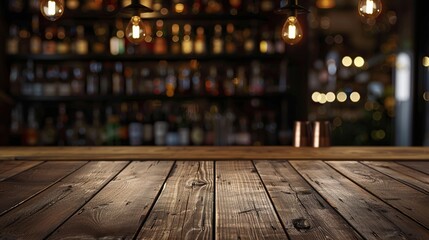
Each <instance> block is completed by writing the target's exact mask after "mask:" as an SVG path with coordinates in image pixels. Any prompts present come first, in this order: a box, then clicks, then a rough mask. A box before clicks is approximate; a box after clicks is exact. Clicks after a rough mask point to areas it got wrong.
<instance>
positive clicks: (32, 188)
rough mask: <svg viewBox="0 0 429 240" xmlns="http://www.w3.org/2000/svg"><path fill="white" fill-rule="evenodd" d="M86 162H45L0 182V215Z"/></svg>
mask: <svg viewBox="0 0 429 240" xmlns="http://www.w3.org/2000/svg"><path fill="white" fill-rule="evenodd" d="M85 163H86V162H84V161H78V162H73V161H70V162H45V163H43V164H41V165H38V166H36V167H33V168H31V169H29V170H27V171H25V172H22V173H20V174H18V175H15V176H13V177H11V178H8V179H6V180H5V181H3V182H0V199H1V201H0V216H1V215H3V214H4V213H5V212H7V211H8V210H10V209H12V208H14V207H16V206H18V205H19V204H22V203H23V202H25V201H26V200H28V199H30V198H31V197H32V196H34V195H36V194H37V193H40V192H42V191H43V190H45V189H47V188H48V187H49V186H51V185H53V184H54V183H56V182H57V181H59V180H61V179H62V178H64V177H66V176H67V175H68V174H70V173H72V172H73V171H75V170H76V169H78V168H79V167H81V166H82V165H84V164H85Z"/></svg>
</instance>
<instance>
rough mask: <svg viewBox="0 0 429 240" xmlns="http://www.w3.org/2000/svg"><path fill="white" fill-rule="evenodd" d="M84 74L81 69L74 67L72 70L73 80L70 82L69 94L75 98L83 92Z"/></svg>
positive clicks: (78, 66) (77, 66) (80, 67)
mask: <svg viewBox="0 0 429 240" xmlns="http://www.w3.org/2000/svg"><path fill="white" fill-rule="evenodd" d="M84 75H85V73H84V70H83V67H82V66H80V65H76V66H75V67H74V68H73V79H72V80H71V92H72V94H73V95H75V96H82V95H83V94H84V92H85V81H84V79H83V77H84Z"/></svg>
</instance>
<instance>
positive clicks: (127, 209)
mask: <svg viewBox="0 0 429 240" xmlns="http://www.w3.org/2000/svg"><path fill="white" fill-rule="evenodd" d="M173 163H174V162H167V161H162V162H153V161H146V162H132V163H131V164H130V165H129V166H127V167H126V168H125V169H124V170H123V171H122V172H121V173H120V174H119V175H118V176H117V177H115V178H114V179H113V180H112V181H111V182H110V183H109V184H108V185H107V186H106V187H105V188H103V190H102V191H101V192H99V193H98V194H97V195H96V196H95V197H94V198H93V199H91V201H90V202H88V203H87V204H86V205H85V206H84V207H83V208H81V209H80V210H79V211H78V212H77V213H76V214H75V215H74V216H73V217H72V218H70V219H69V220H68V221H67V222H65V223H64V224H63V225H62V226H61V227H60V228H59V229H58V230H57V231H56V232H54V234H53V235H51V236H50V238H49V239H65V238H79V239H132V238H133V236H134V235H135V234H136V233H137V231H138V230H139V228H140V225H141V221H143V220H144V219H145V218H146V216H147V214H148V212H149V209H150V208H151V206H152V204H153V202H154V201H155V199H156V197H157V195H158V193H159V192H160V190H161V187H162V185H163V184H164V181H165V179H166V178H167V176H168V173H169V172H170V169H171V167H172V166H173Z"/></svg>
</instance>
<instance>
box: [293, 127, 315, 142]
mask: <svg viewBox="0 0 429 240" xmlns="http://www.w3.org/2000/svg"><path fill="white" fill-rule="evenodd" d="M311 140H312V139H311V124H310V122H309V121H296V122H295V124H294V128H293V146H294V147H309V146H311Z"/></svg>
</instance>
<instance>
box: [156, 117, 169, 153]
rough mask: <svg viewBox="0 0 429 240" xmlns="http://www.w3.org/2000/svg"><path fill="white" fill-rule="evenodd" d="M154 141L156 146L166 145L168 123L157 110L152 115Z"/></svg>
mask: <svg viewBox="0 0 429 240" xmlns="http://www.w3.org/2000/svg"><path fill="white" fill-rule="evenodd" d="M153 127H154V139H155V145H156V146H164V145H166V141H165V140H166V139H165V138H166V135H167V131H168V122H167V121H166V119H165V115H164V113H163V112H162V111H161V109H157V110H156V111H155V113H154V123H153Z"/></svg>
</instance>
